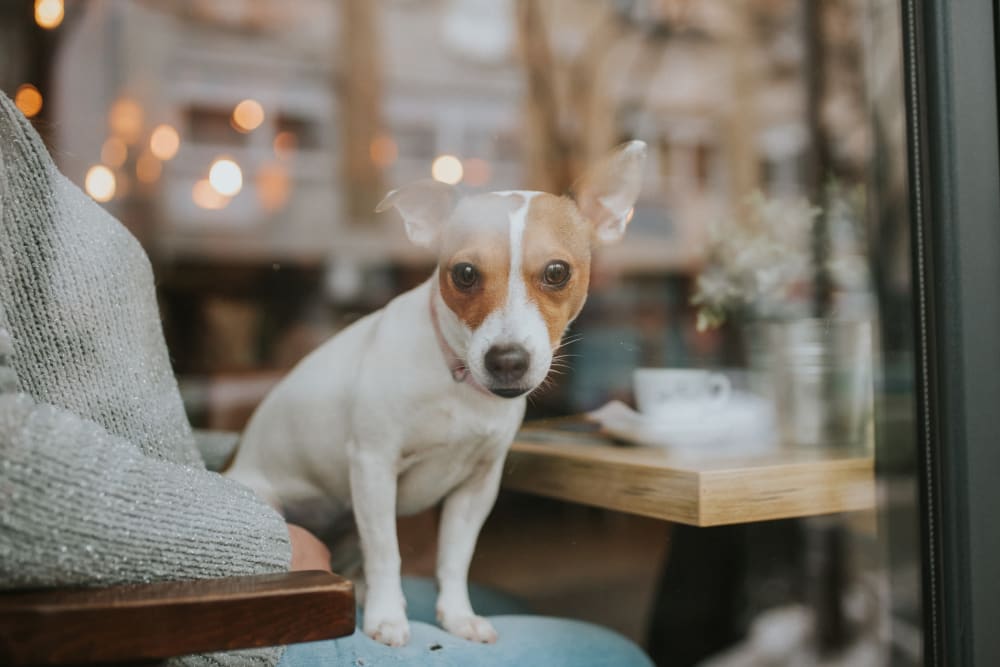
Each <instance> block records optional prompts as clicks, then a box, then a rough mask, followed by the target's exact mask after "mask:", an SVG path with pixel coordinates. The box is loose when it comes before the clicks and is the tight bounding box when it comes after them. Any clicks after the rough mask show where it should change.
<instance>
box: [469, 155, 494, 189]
mask: <svg viewBox="0 0 1000 667" xmlns="http://www.w3.org/2000/svg"><path fill="white" fill-rule="evenodd" d="M462 166H463V167H464V168H465V179H464V180H465V183H466V184H467V185H471V186H473V187H479V186H481V185H486V184H487V183H489V181H490V176H492V175H493V168H492V167H490V163H489V162H487V161H486V160H484V159H482V158H478V157H474V158H469V159H468V160H466V161H465V162H464V163H463V164H462Z"/></svg>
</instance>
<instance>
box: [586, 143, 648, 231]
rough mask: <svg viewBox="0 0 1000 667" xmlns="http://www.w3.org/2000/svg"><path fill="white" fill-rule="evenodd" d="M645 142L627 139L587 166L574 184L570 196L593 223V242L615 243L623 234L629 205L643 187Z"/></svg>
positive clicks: (633, 204) (626, 224)
mask: <svg viewBox="0 0 1000 667" xmlns="http://www.w3.org/2000/svg"><path fill="white" fill-rule="evenodd" d="M645 164H646V144H645V142H642V141H629V142H628V143H624V144H622V145H621V146H619V147H618V148H616V149H615V150H614V151H613V152H612V153H611V154H610V155H608V156H607V157H605V158H604V159H603V160H601V161H600V162H599V163H598V164H596V165H595V166H593V167H591V168H590V169H589V170H587V173H586V174H584V175H583V177H582V178H580V180H578V181H577V182H576V183H575V184H574V185H573V199H574V200H575V201H576V205H577V207H578V208H579V209H580V212H581V213H583V217H585V218H586V219H587V220H588V221H589V222H590V224H591V225H592V227H593V232H592V234H593V238H594V242H595V243H596V244H605V243H614V242H615V241H619V240H620V239H621V238H622V236H624V235H625V227H627V226H628V223H629V220H631V219H632V207H633V206H635V201H636V199H638V198H639V190H640V189H641V188H642V170H643V166H645Z"/></svg>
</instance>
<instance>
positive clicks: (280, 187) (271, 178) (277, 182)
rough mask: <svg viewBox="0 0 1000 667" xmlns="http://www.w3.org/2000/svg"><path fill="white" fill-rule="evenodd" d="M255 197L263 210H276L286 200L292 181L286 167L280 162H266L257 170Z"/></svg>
mask: <svg viewBox="0 0 1000 667" xmlns="http://www.w3.org/2000/svg"><path fill="white" fill-rule="evenodd" d="M254 185H255V186H256V188H257V199H258V200H259V201H260V205H261V207H263V209H264V210H265V211H277V210H278V209H280V208H281V207H282V206H284V205H285V203H286V202H287V201H288V196H289V195H290V194H291V191H292V182H291V179H290V178H289V176H288V168H287V167H285V165H283V164H281V163H280V162H266V163H264V164H262V165H261V166H260V168H259V169H258V170H257V177H256V178H255V179H254Z"/></svg>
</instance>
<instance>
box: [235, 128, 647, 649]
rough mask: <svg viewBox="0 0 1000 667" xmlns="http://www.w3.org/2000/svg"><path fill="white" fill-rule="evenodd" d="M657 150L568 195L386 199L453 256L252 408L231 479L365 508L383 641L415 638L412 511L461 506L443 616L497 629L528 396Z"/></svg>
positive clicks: (395, 194)
mask: <svg viewBox="0 0 1000 667" xmlns="http://www.w3.org/2000/svg"><path fill="white" fill-rule="evenodd" d="M645 157H646V145H645V144H644V143H642V142H640V141H631V142H628V143H626V144H623V145H622V146H620V147H618V148H617V149H616V150H615V151H614V152H613V153H611V154H610V155H609V156H607V157H606V158H605V159H604V160H602V161H601V162H600V163H598V164H597V165H596V166H595V167H594V168H592V169H591V170H589V171H588V172H587V173H586V174H585V175H584V177H583V178H582V179H581V180H580V181H578V182H577V184H575V185H574V188H573V191H572V192H571V194H570V195H569V196H562V197H560V196H555V195H551V194H547V193H542V192H534V191H505V192H490V193H485V194H476V195H473V196H467V197H464V198H463V197H460V196H459V194H458V192H457V190H456V189H455V188H454V187H453V186H450V185H446V184H444V183H439V182H436V181H421V182H417V183H414V184H411V185H408V186H405V187H402V188H400V189H397V190H394V191H392V192H390V193H389V194H388V195H387V196H386V197H385V199H384V200H383V201H382V202H381V203H380V204H379V205H378V207H377V208H376V211H377V212H381V211H385V210H387V209H389V208H395V209H396V211H398V213H399V214H400V216H401V217H402V219H403V222H404V224H405V228H406V233H407V235H408V236H409V238H410V240H411V241H412V242H413V243H415V244H417V245H419V246H423V247H425V248H429V249H431V250H432V251H433V252H434V253H435V254H436V256H437V267H436V269H435V271H434V273H433V275H432V276H431V277H430V279H428V280H427V281H426V282H424V283H423V284H421V285H420V286H418V287H416V288H414V289H412V290H410V291H409V292H406V293H404V294H402V295H400V296H398V297H396V298H395V299H393V300H392V301H391V302H389V304H388V305H386V306H385V307H384V308H383V309H382V310H379V311H376V312H374V313H372V314H370V315H368V316H366V317H364V318H362V319H360V320H358V321H357V322H355V323H354V324H352V325H351V326H349V327H347V328H346V329H345V330H343V331H342V332H340V333H339V334H337V335H336V336H334V337H333V338H331V339H330V340H329V341H327V342H326V343H324V344H323V345H321V346H320V347H319V348H317V349H316V350H315V351H313V352H312V353H311V354H309V355H308V356H307V357H305V358H304V359H303V360H302V361H301V362H300V363H299V364H298V365H297V366H296V367H295V368H294V369H293V370H292V371H291V372H290V373H289V375H288V376H287V377H286V378H285V379H284V380H282V381H281V382H280V383H279V384H278V385H277V386H276V388H275V389H274V390H273V391H272V392H271V393H270V394H269V395H268V396H267V398H266V399H265V400H264V401H263V402H262V403H261V405H260V406H259V407H258V409H257V410H256V412H255V413H254V414H253V416H252V417H251V419H250V421H249V423H248V425H247V428H246V430H245V432H244V433H243V436H242V439H241V443H240V446H239V449H238V450H237V454H236V457H235V459H234V461H233V463H232V465H231V467H230V469H229V471H228V473H227V474H228V475H229V476H230V477H233V478H235V479H236V480H238V481H240V482H243V483H244V484H246V485H248V486H249V487H251V488H252V489H254V490H255V491H256V492H257V493H258V494H259V495H260V496H262V497H263V498H264V499H266V500H267V501H269V502H271V503H272V504H274V505H275V506H276V507H278V508H279V509H281V510H282V511H284V512H285V514H286V517H289V516H296V517H299V516H302V515H304V514H309V515H311V516H312V517H313V518H314V519H316V520H318V519H320V518H323V519H324V520H330V519H331V518H332V517H335V516H340V515H344V514H345V513H348V514H349V513H350V511H351V510H353V513H354V521H355V524H356V526H357V531H358V535H359V537H360V541H361V552H362V557H363V562H364V576H365V582H366V585H367V591H366V598H365V612H364V624H363V630H364V632H365V633H366V634H367V635H369V636H370V637H372V638H374V639H375V640H377V641H380V642H382V643H384V644H388V645H390V646H401V645H404V644H406V643H407V641H408V640H409V623H408V621H407V618H406V614H405V606H406V602H405V600H404V598H403V593H402V590H401V585H400V555H399V545H398V542H397V538H396V516H397V515H399V516H405V515H410V514H415V513H417V512H420V511H423V510H425V509H427V508H430V507H433V506H435V505H437V504H438V503H439V502H443V507H442V510H441V518H440V531H439V536H438V545H439V548H438V561H437V571H436V574H437V579H438V585H439V594H438V599H437V615H438V620H439V621H440V623H441V625H442V627H444V628H445V629H446V630H447V631H449V632H451V633H452V634H455V635H458V636H460V637H464V638H465V639H468V640H471V641H478V642H494V641H496V639H497V634H496V632H495V631H494V629H493V627H492V625H491V624H490V623H489V621H487V620H486V619H484V618H482V617H480V616H477V615H476V614H475V613H474V611H473V610H472V606H471V604H470V602H469V594H468V587H467V576H468V570H469V563H470V561H471V560H472V554H473V550H474V548H475V543H476V540H477V538H478V536H479V531H480V528H481V527H482V525H483V523H484V521H485V520H486V517H487V515H488V514H489V513H490V511H491V510H492V508H493V504H494V502H495V501H496V496H497V492H498V489H499V485H500V477H501V472H502V469H503V462H504V459H505V457H506V454H507V451H508V449H509V447H510V445H511V442H512V441H513V439H514V436H515V434H516V432H517V430H518V428H519V426H520V424H521V421H522V419H523V417H524V411H525V404H526V395H527V394H529V393H530V392H531V391H533V390H534V389H535V388H537V387H538V386H539V385H540V384H541V383H542V382H543V380H544V379H545V378H546V376H547V375H548V373H549V367H550V365H551V363H552V360H553V356H554V354H555V352H556V351H557V350H558V348H559V346H560V342H561V339H562V335H563V332H564V331H565V330H566V328H567V327H568V326H569V324H570V323H571V322H572V321H573V320H574V318H576V316H577V315H578V314H579V312H580V309H581V308H582V307H583V304H584V301H585V300H586V297H587V290H588V287H589V278H590V265H591V251H592V249H593V248H594V247H595V246H599V245H603V244H606V243H612V242H614V241H617V240H619V239H620V238H621V237H622V235H623V234H624V233H625V228H626V226H627V224H628V222H629V220H630V219H631V216H632V212H633V207H634V205H635V201H636V199H637V197H638V195H639V190H640V186H641V181H642V173H643V164H644V162H645ZM304 508H305V509H304ZM316 520H314V521H312V523H314V524H316V523H317V521H316ZM297 522H300V523H303V525H305V526H306V527H307V528H309V527H310V526H309V525H308V524H309V523H310V521H303V520H297Z"/></svg>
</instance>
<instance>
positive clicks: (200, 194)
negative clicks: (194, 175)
mask: <svg viewBox="0 0 1000 667" xmlns="http://www.w3.org/2000/svg"><path fill="white" fill-rule="evenodd" d="M191 199H193V200H194V203H195V204H197V205H198V206H199V207H201V208H203V209H206V210H209V211H218V210H219V209H223V208H226V206H228V205H229V197H226V196H225V195H221V194H219V193H218V192H217V191H216V190H215V188H214V187H212V184H211V183H209V182H208V179H207V178H203V179H201V180H200V181H198V182H197V183H195V184H194V188H193V189H192V190H191Z"/></svg>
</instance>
